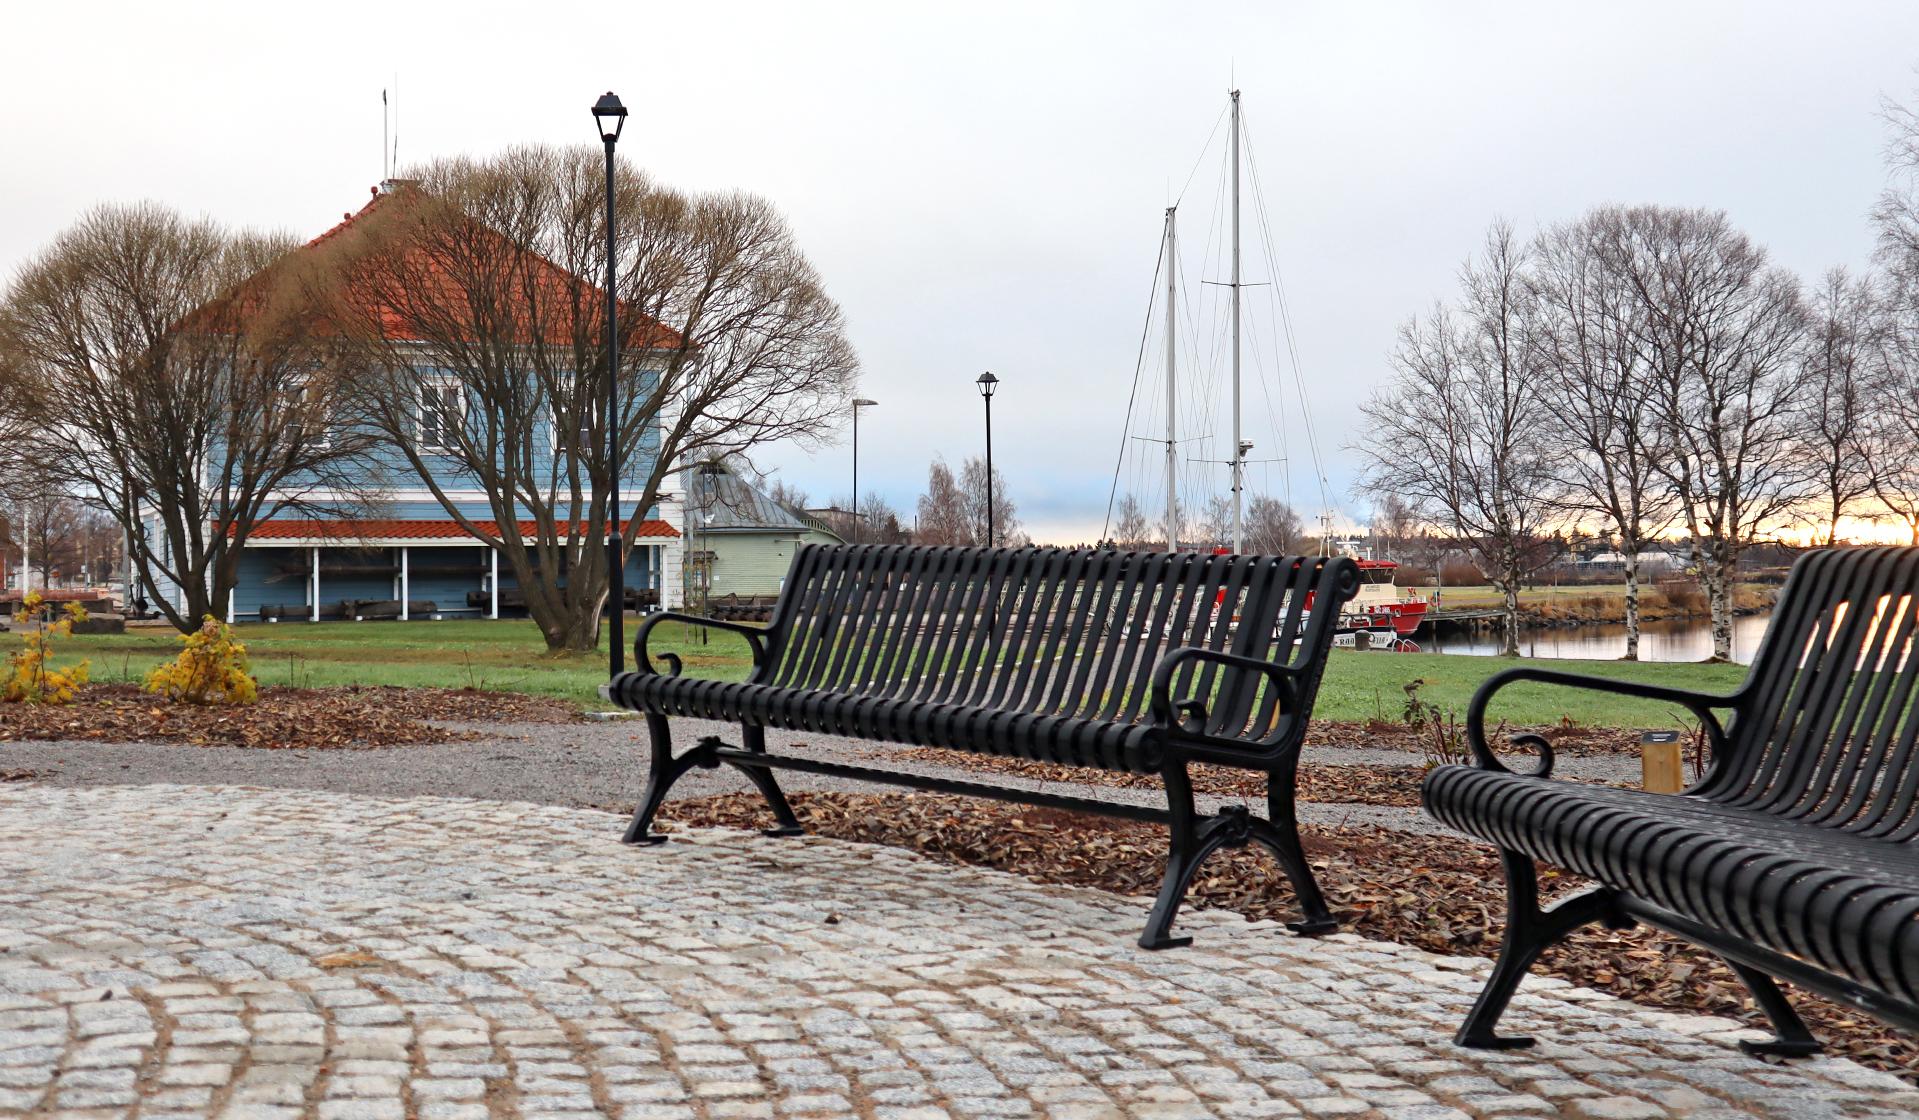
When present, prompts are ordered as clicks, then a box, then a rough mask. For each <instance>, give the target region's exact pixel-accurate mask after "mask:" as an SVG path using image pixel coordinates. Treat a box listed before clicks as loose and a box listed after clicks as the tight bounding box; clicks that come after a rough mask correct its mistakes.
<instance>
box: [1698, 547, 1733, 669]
mask: <svg viewBox="0 0 1919 1120" xmlns="http://www.w3.org/2000/svg"><path fill="white" fill-rule="evenodd" d="M1726 552H1727V550H1726V548H1725V546H1724V544H1723V542H1720V541H1713V542H1711V543H1710V545H1709V546H1708V547H1707V549H1706V562H1705V564H1703V565H1701V567H1700V569H1699V577H1700V579H1701V581H1703V582H1704V583H1705V585H1706V601H1707V603H1708V604H1709V605H1710V606H1711V609H1712V659H1713V660H1714V661H1731V660H1732V571H1731V568H1732V558H1730V557H1728V556H1727V555H1726Z"/></svg>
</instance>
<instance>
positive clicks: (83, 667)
mask: <svg viewBox="0 0 1919 1120" xmlns="http://www.w3.org/2000/svg"><path fill="white" fill-rule="evenodd" d="M45 602H46V600H45V599H44V598H42V597H41V595H40V593H39V592H38V591H29V592H27V597H26V599H24V600H23V601H22V602H21V604H20V609H19V610H18V611H16V612H14V616H13V620H14V621H15V622H17V623H19V624H20V625H22V626H27V625H32V627H33V629H31V630H28V631H27V632H26V633H24V634H22V635H21V642H22V644H23V646H24V648H23V649H21V650H19V651H18V652H17V653H10V654H8V655H7V678H6V682H5V688H4V689H3V690H0V700H4V701H5V702H7V703H9V704H66V703H69V702H71V701H72V700H73V691H74V689H76V688H79V687H80V686H81V685H83V684H85V683H87V667H88V666H89V665H90V664H91V663H90V662H87V661H82V662H80V663H79V664H78V665H75V666H74V667H73V668H71V669H55V668H53V667H52V666H50V665H48V664H47V662H48V661H49V660H51V659H52V657H53V646H52V645H51V644H50V639H53V638H65V637H68V636H69V635H71V634H72V633H73V624H74V623H76V622H85V621H86V620H87V612H86V608H84V607H82V606H80V604H78V603H68V604H67V605H66V609H65V610H64V611H62V612H61V614H62V617H61V619H60V621H58V622H50V621H48V612H46V611H44V610H42V609H41V607H42V605H43V604H44V603H45Z"/></svg>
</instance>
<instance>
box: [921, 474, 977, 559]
mask: <svg viewBox="0 0 1919 1120" xmlns="http://www.w3.org/2000/svg"><path fill="white" fill-rule="evenodd" d="M918 515H919V516H918V521H917V523H916V524H915V525H914V526H913V538H914V539H915V540H916V541H918V542H919V543H921V544H975V543H977V538H976V537H974V536H973V525H972V520H971V511H970V510H969V509H968V507H967V498H966V495H965V493H964V492H962V491H961V490H960V487H959V483H958V481H956V480H955V479H954V478H953V469H952V468H951V467H949V466H947V465H946V462H945V460H943V459H935V460H933V463H932V465H931V466H929V467H927V469H926V493H924V494H921V495H920V498H919V503H918Z"/></svg>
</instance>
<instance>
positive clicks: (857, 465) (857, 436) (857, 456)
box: [853, 397, 880, 543]
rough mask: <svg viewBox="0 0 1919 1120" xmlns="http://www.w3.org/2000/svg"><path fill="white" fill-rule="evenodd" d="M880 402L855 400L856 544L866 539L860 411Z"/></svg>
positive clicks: (854, 476)
mask: <svg viewBox="0 0 1919 1120" xmlns="http://www.w3.org/2000/svg"><path fill="white" fill-rule="evenodd" d="M879 403H880V402H878V401H869V400H867V399H866V398H865V397H855V398H853V540H854V542H855V543H858V542H859V541H862V540H865V539H866V534H865V533H862V532H861V531H860V409H862V408H872V407H873V406H875V405H877V404H879Z"/></svg>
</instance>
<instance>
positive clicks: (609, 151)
mask: <svg viewBox="0 0 1919 1120" xmlns="http://www.w3.org/2000/svg"><path fill="white" fill-rule="evenodd" d="M593 119H594V120H595V121H596V122H598V124H599V128H600V139H601V140H603V141H605V143H606V517H607V529H606V587H607V597H608V599H609V600H610V601H611V602H612V604H613V614H612V618H611V619H610V621H611V623H612V625H611V628H610V629H609V630H608V631H607V641H606V645H607V659H606V660H607V677H608V678H609V679H610V678H612V677H616V676H618V675H619V674H620V673H621V672H623V671H624V670H625V669H626V632H625V630H626V628H625V625H624V623H625V621H626V571H625V569H626V563H625V551H626V550H625V549H624V548H622V547H621V544H622V541H621V538H622V536H623V534H622V533H621V531H620V392H619V381H620V334H619V329H618V327H619V323H618V316H619V300H618V298H617V297H616V295H615V290H616V289H615V285H616V284H617V283H618V280H619V277H618V271H617V268H616V267H615V266H616V261H615V260H614V254H615V247H614V241H613V145H615V144H617V143H619V142H620V131H621V130H622V129H624V128H625V127H626V106H624V105H622V104H620V99H619V98H618V97H616V96H615V95H614V94H613V92H612V91H611V90H609V91H607V93H606V94H605V96H603V97H601V98H600V99H599V100H598V101H597V102H595V103H594V105H593Z"/></svg>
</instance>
